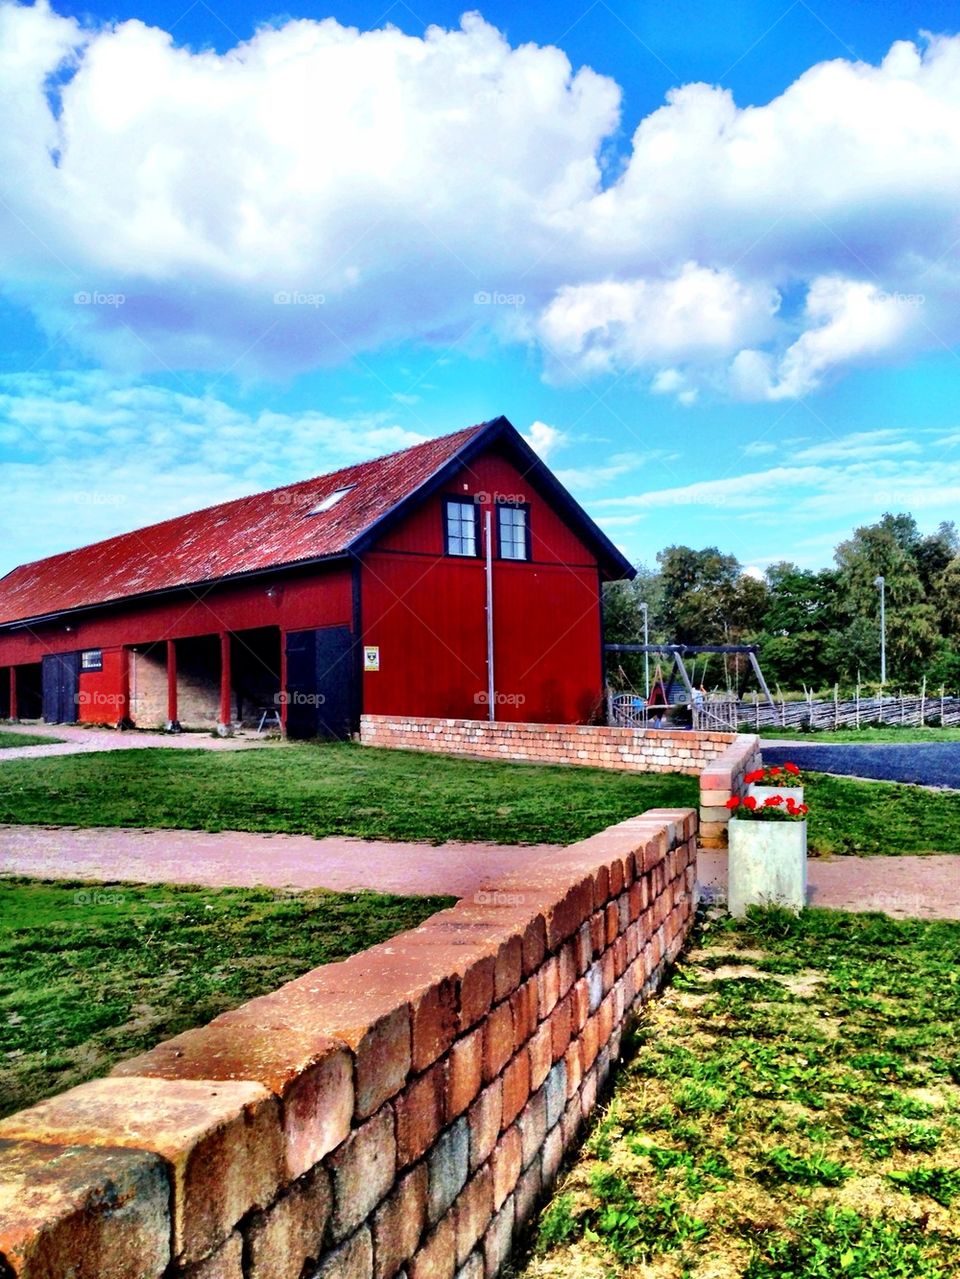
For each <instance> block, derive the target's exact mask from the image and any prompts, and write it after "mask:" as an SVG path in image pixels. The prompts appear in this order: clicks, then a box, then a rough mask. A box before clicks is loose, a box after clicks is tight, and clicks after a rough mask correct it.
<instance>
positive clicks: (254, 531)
mask: <svg viewBox="0 0 960 1279" xmlns="http://www.w3.org/2000/svg"><path fill="white" fill-rule="evenodd" d="M500 423H505V419H503V418H498V419H496V420H495V422H492V423H490V422H484V423H481V424H480V425H479V426H471V427H468V428H467V429H466V430H463V431H456V432H455V433H454V434H452V435H445V436H442V437H440V438H439V439H434V440H427V441H425V442H424V443H422V444H415V445H413V447H412V448H408V449H403V450H402V451H401V452H399V453H390V454H388V455H387V456H385V457H378V458H375V459H374V460H373V461H370V462H361V463H359V464H357V465H355V466H345V467H343V468H342V469H341V470H339V471H333V472H331V473H330V474H329V475H321V476H318V477H316V478H315V479H311V480H303V481H301V482H299V483H296V484H287V485H284V486H283V487H282V488H278V489H271V490H269V491H268V492H266V493H255V494H253V495H252V496H251V497H241V498H237V499H236V500H234V501H231V502H222V503H221V504H220V505H218V506H209V507H207V508H206V509H205V510H202V511H194V512H193V513H192V514H190V515H178V516H175V517H174V518H173V519H169V520H164V521H163V522H162V523H160V524H151V525H150V526H148V527H147V528H142V529H137V530H135V531H134V532H132V533H121V534H120V535H119V536H117V537H110V538H107V539H106V541H103V542H95V543H94V544H93V545H91V546H85V547H82V548H80V549H79V550H75V551H66V552H65V553H63V554H61V555H52V556H49V557H48V558H47V559H43V560H36V561H34V563H32V564H22V565H21V566H20V567H19V568H15V569H14V570H13V571H12V572H11V573H8V574H7V576H6V577H4V578H2V579H0V625H9V624H10V623H14V622H25V621H31V620H35V619H38V618H41V617H48V616H51V615H55V614H59V613H65V612H69V611H70V610H72V609H78V608H87V607H90V606H93V605H98V604H106V603H109V602H111V601H114V600H122V599H127V598H130V597H132V596H138V595H147V594H152V593H154V592H157V591H167V590H173V589H176V588H177V587H186V586H197V585H200V584H203V583H207V582H211V581H215V580H217V579H219V578H225V577H234V576H237V575H240V574H245V573H256V572H261V571H263V570H266V569H273V568H278V567H282V566H283V565H287V564H290V565H293V564H297V563H301V562H309V561H313V560H319V559H326V558H332V557H336V556H339V555H344V554H346V553H347V552H348V551H349V550H350V548H351V547H352V546H353V544H354V543H356V542H358V541H359V540H360V539H361V538H362V537H363V536H364V535H365V534H366V533H368V532H369V531H370V530H371V529H373V528H374V527H375V526H376V525H377V524H378V523H379V522H380V521H381V520H383V519H384V518H385V517H386V516H387V515H388V514H390V512H391V511H393V510H394V508H395V507H396V506H397V505H398V504H400V503H402V502H403V501H404V500H405V499H406V498H409V497H410V496H412V495H413V494H414V493H416V492H417V491H418V490H419V489H420V488H421V487H422V486H423V485H425V484H426V483H427V482H428V481H429V480H430V479H431V477H432V476H434V475H435V474H436V473H437V472H438V471H439V470H441V469H442V468H443V467H444V466H446V465H447V464H448V463H450V462H451V461H453V460H454V459H455V458H456V457H457V455H458V454H459V453H460V452H461V450H463V449H464V448H465V446H466V445H468V444H470V443H471V442H472V441H476V439H477V437H478V436H479V435H480V434H482V433H484V432H486V431H487V430H488V428H491V427H498V428H499V424H500ZM511 429H512V428H511ZM340 490H347V491H346V492H344V493H343V494H342V496H340V497H339V498H338V500H336V501H335V502H334V503H333V504H332V505H329V507H328V509H325V510H322V511H320V512H318V513H315V514H312V513H311V511H312V510H313V508H314V507H316V506H318V505H321V504H322V503H323V499H324V498H330V497H331V495H332V494H335V493H337V492H338V491H340Z"/></svg>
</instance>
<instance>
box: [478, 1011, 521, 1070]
mask: <svg viewBox="0 0 960 1279" xmlns="http://www.w3.org/2000/svg"><path fill="white" fill-rule="evenodd" d="M513 1050H514V1027H513V1011H512V1009H511V1007H510V1001H509V1000H508V999H507V1000H504V1002H503V1003H502V1004H497V1006H496V1007H495V1008H493V1009H491V1010H490V1012H489V1014H488V1015H487V1018H486V1020H485V1022H484V1024H483V1080H484V1083H489V1082H490V1080H491V1079H495V1078H496V1076H497V1075H499V1074H500V1071H501V1070H502V1069H503V1068H504V1066H505V1065H506V1064H507V1062H508V1061H509V1060H510V1058H511V1057H512V1056H513Z"/></svg>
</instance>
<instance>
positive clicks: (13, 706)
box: [10, 666, 20, 719]
mask: <svg viewBox="0 0 960 1279" xmlns="http://www.w3.org/2000/svg"><path fill="white" fill-rule="evenodd" d="M10 718H11V719H19V718H20V708H19V706H18V705H17V668H16V667H15V666H11V667H10Z"/></svg>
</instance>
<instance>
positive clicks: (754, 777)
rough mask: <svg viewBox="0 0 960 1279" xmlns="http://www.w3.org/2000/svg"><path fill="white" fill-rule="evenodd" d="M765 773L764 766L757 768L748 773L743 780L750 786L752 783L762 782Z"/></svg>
mask: <svg viewBox="0 0 960 1279" xmlns="http://www.w3.org/2000/svg"><path fill="white" fill-rule="evenodd" d="M763 773H764V770H763V769H762V768H755V769H754V770H753V772H752V773H747V774H746V776H745V777H744V779H743V780H744V781H745V782H746V783H747V785H748V786H750V785H752V784H753V783H755V782H762V781H763Z"/></svg>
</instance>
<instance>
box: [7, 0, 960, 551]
mask: <svg viewBox="0 0 960 1279" xmlns="http://www.w3.org/2000/svg"><path fill="white" fill-rule="evenodd" d="M464 12H465V11H464V10H462V9H461V8H460V7H458V6H454V5H450V4H439V3H438V4H424V3H420V0H418V3H416V4H415V5H407V4H404V3H398V4H394V5H392V6H390V7H389V8H385V7H383V6H382V5H380V4H347V3H342V4H335V5H333V6H330V7H324V8H316V7H310V8H306V7H304V8H298V7H296V6H292V7H288V8H287V9H285V10H283V11H281V12H278V11H277V10H275V9H273V8H271V7H258V6H256V5H251V4H247V3H243V4H236V3H231V4H226V3H217V4H206V3H203V2H202V0H198V3H195V4H185V3H183V0H163V3H146V2H144V0H124V2H123V3H122V4H120V5H117V6H110V7H105V6H104V7H100V6H94V7H93V8H89V7H87V6H82V7H81V6H72V5H66V4H63V3H60V4H55V5H53V6H52V7H49V6H47V5H34V6H22V5H10V4H6V5H3V4H0V281H2V283H0V465H2V468H3V472H4V476H5V483H4V495H5V497H4V504H3V508H2V509H0V571H4V570H6V569H8V568H10V567H12V566H13V565H14V564H16V563H18V562H21V561H23V560H27V559H33V558H37V557H39V556H41V555H45V554H50V553H52V552H55V551H57V550H60V549H65V548H67V547H69V546H73V545H79V544H83V543H86V542H89V541H92V540H95V539H96V538H98V537H102V536H106V535H109V534H110V533H113V532H119V531H122V530H123V529H125V528H130V527H134V526H136V525H139V524H144V523H147V522H150V521H151V520H154V519H160V518H163V517H165V516H168V515H171V514H175V513H178V512H180V511H184V510H189V509H192V508H195V507H198V506H202V505H208V504H210V503H212V502H216V501H219V500H221V499H224V498H228V497H233V496H237V495H239V494H241V493H244V492H250V491H254V490H256V489H259V488H266V487H269V486H271V485H275V484H280V483H284V482H286V481H289V480H293V479H296V478H302V477H304V476H307V475H310V474H315V473H319V472H322V471H324V470H328V469H332V468H333V467H335V466H337V465H341V464H344V463H347V462H350V461H354V460H356V459H358V458H362V457H366V456H372V455H374V454H376V453H379V452H384V451H387V450H389V449H392V448H396V447H402V446H403V445H405V444H407V443H412V442H414V441H415V440H417V439H420V438H423V437H425V436H428V435H435V434H441V433H443V432H446V431H449V430H455V429H458V428H459V427H460V426H462V425H465V424H468V423H470V422H474V421H477V420H482V419H484V418H487V417H492V416H496V415H498V414H500V413H505V414H506V415H507V416H508V417H510V418H511V420H512V421H513V422H514V423H515V425H517V427H518V428H520V429H521V430H522V431H524V433H526V434H527V435H528V437H529V438H530V439H531V441H532V442H533V443H534V445H535V447H537V448H538V449H539V450H540V451H541V452H542V453H543V455H544V456H545V457H546V460H547V461H548V463H549V464H550V465H551V466H552V467H553V468H554V469H555V470H556V471H557V472H558V473H559V474H560V476H561V478H563V479H564V481H565V482H566V483H567V484H568V485H569V487H570V488H571V489H572V491H573V492H574V493H575V495H576V496H577V497H578V498H579V499H580V500H581V501H583V503H584V504H585V505H586V506H587V508H588V509H589V510H590V512H591V513H592V514H593V515H594V516H595V518H597V519H598V521H599V522H600V523H601V524H602V525H603V526H604V527H605V528H606V529H607V531H608V532H609V533H610V534H611V536H612V537H613V538H614V539H615V540H616V541H617V543H618V544H619V545H621V546H622V547H623V548H624V550H625V551H626V552H627V553H628V554H629V555H630V556H631V557H632V558H633V559H635V560H636V561H638V562H648V563H649V562H652V560H653V558H654V556H655V554H656V552H657V550H659V549H660V548H661V547H662V546H664V545H667V544H669V543H671V542H678V541H683V542H688V543H691V544H694V545H698V546H699V545H705V544H718V545H720V546H721V547H722V548H723V549H725V550H731V551H733V552H734V553H735V554H737V555H738V556H739V557H740V559H741V561H742V562H743V564H744V565H745V566H747V565H749V566H751V567H759V568H763V567H764V566H765V565H766V564H768V563H770V562H773V561H776V560H780V559H783V558H790V559H795V560H797V561H799V562H800V563H803V564H806V565H809V566H811V567H817V566H819V565H821V564H824V563H827V562H829V559H830V556H831V552H832V549H833V546H834V545H835V543H836V542H837V541H838V540H839V539H840V538H841V537H843V536H845V535H846V534H847V533H848V532H849V531H850V529H851V528H852V527H853V526H854V525H855V524H857V523H863V522H867V521H871V520H874V519H876V518H878V517H879V516H880V514H882V512H883V511H884V510H887V509H910V510H912V511H913V512H914V513H915V514H916V515H917V517H918V519H919V520H920V523H921V525H922V526H923V527H934V526H935V525H936V524H937V523H938V522H939V521H940V520H942V519H949V518H952V517H953V515H954V513H955V511H956V509H957V504H958V501H957V499H958V497H960V420H958V412H957V409H956V404H957V402H958V395H957V392H958V390H960V363H958V357H957V351H956V344H957V340H958V337H960V313H958V310H957V298H958V296H960V271H958V257H957V255H958V250H960V202H958V200H957V192H958V190H960V38H957V37H956V36H955V32H956V31H957V28H958V25H960V23H958V18H957V16H956V10H955V7H953V6H950V7H948V6H947V5H944V4H901V5H897V6H893V5H865V4H832V5H830V6H826V5H822V4H817V5H812V4H807V3H805V0H797V2H796V3H793V4H785V3H778V4H776V3H759V2H758V3H741V4H732V5H729V6H718V5H716V4H708V3H705V2H701V0H679V2H678V3H676V4H674V5H671V6H664V5H652V4H645V5H640V4H635V3H634V4H624V3H617V4H613V3H610V4H608V3H605V2H604V0H600V2H598V3H593V4H591V3H587V2H585V3H554V4H549V5H547V4H528V5H525V6H522V7H521V6H513V5H507V4H503V3H500V4H492V5H488V6H485V7H484V8H483V9H482V10H481V14H482V16H481V15H480V14H476V13H475V14H472V15H471V14H468V15H467V16H464Z"/></svg>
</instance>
